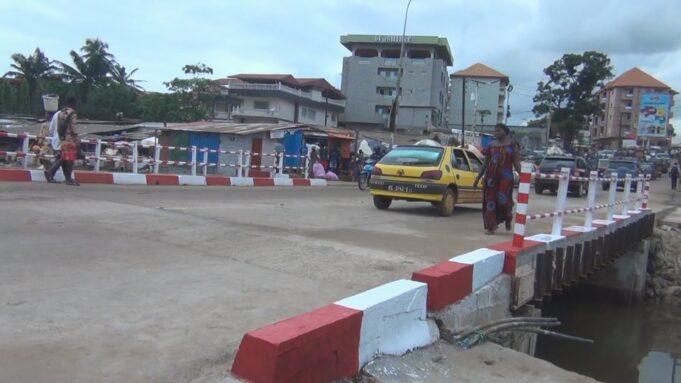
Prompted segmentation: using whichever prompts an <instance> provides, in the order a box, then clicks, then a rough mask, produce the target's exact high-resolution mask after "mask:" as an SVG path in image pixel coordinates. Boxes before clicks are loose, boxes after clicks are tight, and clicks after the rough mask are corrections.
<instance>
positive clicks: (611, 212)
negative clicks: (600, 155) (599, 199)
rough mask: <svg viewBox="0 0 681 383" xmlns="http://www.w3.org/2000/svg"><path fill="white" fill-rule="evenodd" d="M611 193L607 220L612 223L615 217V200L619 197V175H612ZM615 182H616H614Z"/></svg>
mask: <svg viewBox="0 0 681 383" xmlns="http://www.w3.org/2000/svg"><path fill="white" fill-rule="evenodd" d="M610 179H611V181H610V193H609V194H608V216H607V217H606V219H607V220H608V221H612V216H613V215H615V198H616V197H617V173H610ZM612 180H614V181H612Z"/></svg>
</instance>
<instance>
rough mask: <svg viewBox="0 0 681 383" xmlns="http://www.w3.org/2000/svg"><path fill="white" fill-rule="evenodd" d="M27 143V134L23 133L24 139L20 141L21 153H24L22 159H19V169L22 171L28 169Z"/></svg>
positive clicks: (28, 151)
mask: <svg viewBox="0 0 681 383" xmlns="http://www.w3.org/2000/svg"><path fill="white" fill-rule="evenodd" d="M28 141H29V139H28V133H26V132H24V138H23V139H22V141H21V151H23V152H24V158H22V159H21V167H22V168H24V169H26V168H28V155H29V153H30V148H29V147H28Z"/></svg>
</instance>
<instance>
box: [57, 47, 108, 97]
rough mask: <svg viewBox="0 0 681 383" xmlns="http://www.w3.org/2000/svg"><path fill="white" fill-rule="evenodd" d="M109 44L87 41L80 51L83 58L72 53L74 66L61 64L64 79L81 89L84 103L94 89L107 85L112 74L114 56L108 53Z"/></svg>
mask: <svg viewBox="0 0 681 383" xmlns="http://www.w3.org/2000/svg"><path fill="white" fill-rule="evenodd" d="M108 48H109V44H107V43H105V42H103V41H101V40H100V39H87V40H85V45H83V47H82V48H80V50H81V51H82V52H83V53H84V54H83V55H82V56H81V55H79V54H78V53H77V52H76V51H73V50H72V51H71V52H70V55H71V60H73V64H74V66H70V65H68V64H66V63H63V62H59V61H58V63H59V65H60V66H61V70H62V73H63V77H64V78H65V79H66V80H67V81H70V82H71V83H73V84H76V85H77V86H78V87H79V90H78V93H79V94H80V99H81V101H83V102H84V103H85V102H87V98H88V95H89V94H90V91H91V90H92V88H93V87H95V86H99V85H106V84H107V83H108V81H109V77H108V76H107V75H108V74H109V73H111V69H112V63H113V62H114V56H113V55H112V54H111V53H109V52H107V51H106V50H107V49H108Z"/></svg>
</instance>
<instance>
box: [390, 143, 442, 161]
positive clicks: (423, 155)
mask: <svg viewBox="0 0 681 383" xmlns="http://www.w3.org/2000/svg"><path fill="white" fill-rule="evenodd" d="M443 153H444V149H443V148H438V147H425V146H424V147H418V148H414V147H401V148H400V147H398V148H395V149H393V150H391V151H390V152H389V153H388V154H386V155H385V157H383V158H382V159H381V161H380V162H379V163H381V164H384V165H410V166H433V165H438V164H439V163H440V160H441V159H442V154H443Z"/></svg>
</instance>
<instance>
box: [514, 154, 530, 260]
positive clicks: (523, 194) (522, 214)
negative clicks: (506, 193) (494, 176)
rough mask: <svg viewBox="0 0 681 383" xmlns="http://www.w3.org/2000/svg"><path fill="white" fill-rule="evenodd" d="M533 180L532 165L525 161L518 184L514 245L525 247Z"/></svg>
mask: <svg viewBox="0 0 681 383" xmlns="http://www.w3.org/2000/svg"><path fill="white" fill-rule="evenodd" d="M531 182H532V165H531V164H527V163H523V164H522V165H521V168H520V182H519V184H518V204H517V205H516V208H515V224H514V225H513V247H523V243H524V241H525V225H526V224H527V204H528V203H529V202H530V183H531Z"/></svg>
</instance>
